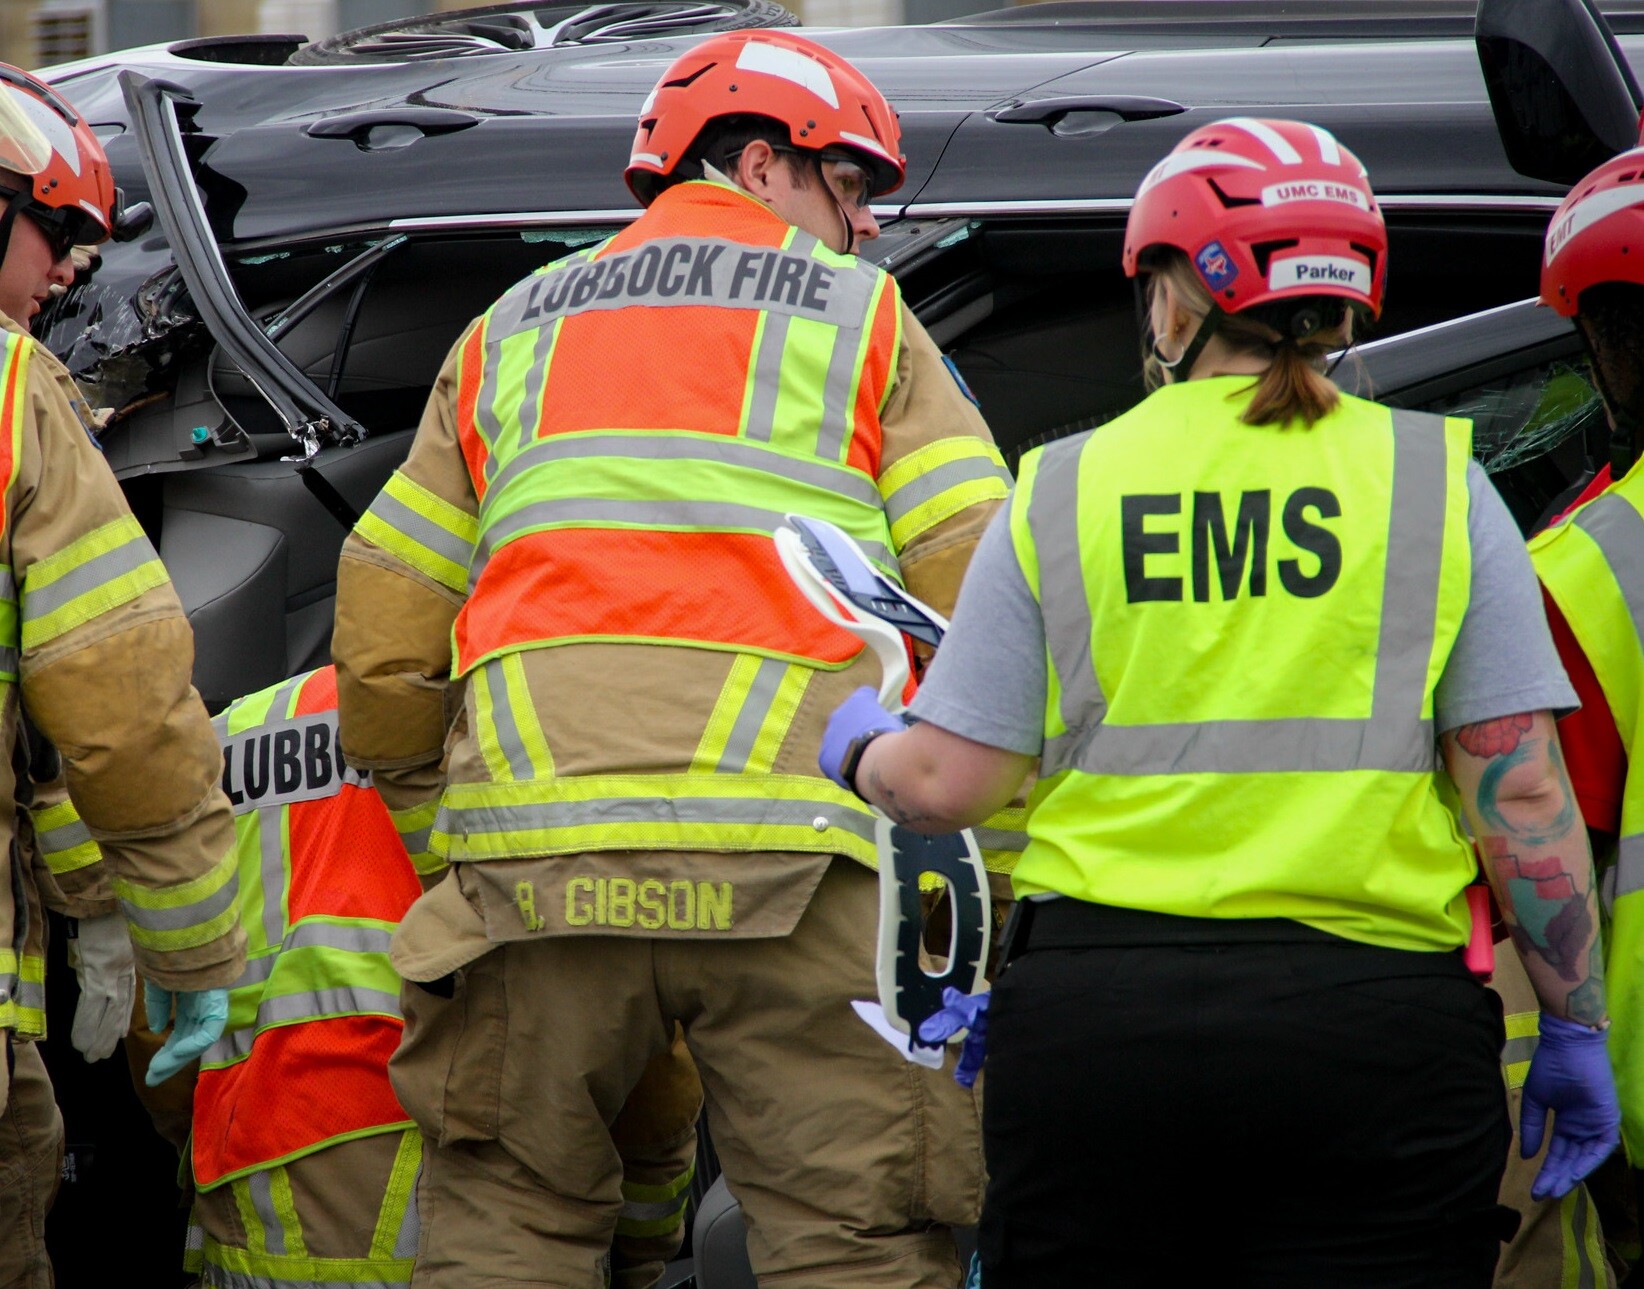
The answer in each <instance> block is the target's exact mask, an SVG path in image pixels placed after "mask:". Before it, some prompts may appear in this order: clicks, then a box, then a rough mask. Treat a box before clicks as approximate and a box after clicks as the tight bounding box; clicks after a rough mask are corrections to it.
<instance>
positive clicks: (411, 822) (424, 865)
mask: <svg viewBox="0 0 1644 1289" xmlns="http://www.w3.org/2000/svg"><path fill="white" fill-rule="evenodd" d="M439 809H440V802H439V798H438V797H435V798H434V799H433V800H431V801H424V802H422V803H420V804H418V805H415V806H408V807H406V808H405V809H404V810H390V811H389V812H388V817H389V818H390V819H391V820H393V822H394V828H395V831H397V832H398V833H399V835H400V842H401V844H402V845H403V846H404V847H405V853H406V854H407V855H409V856H410V858H411V867H413V868H414V869H416V870H417V872H418V874H419V875H423V876H426V875H427V874H429V873H433V872H437V871H438V870H439V869H441V868H444V867H445V863H444V861H443V860H441V859H440V857H439V856H438V855H436V854H434V852H433V848H432V846H431V843H430V839H431V837H432V834H433V831H434V818H435V816H436V815H438V814H439Z"/></svg>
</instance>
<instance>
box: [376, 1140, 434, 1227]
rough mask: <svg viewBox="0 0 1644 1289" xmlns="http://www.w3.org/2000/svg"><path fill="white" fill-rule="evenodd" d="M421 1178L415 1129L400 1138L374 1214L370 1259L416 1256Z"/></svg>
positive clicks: (420, 1153)
mask: <svg viewBox="0 0 1644 1289" xmlns="http://www.w3.org/2000/svg"><path fill="white" fill-rule="evenodd" d="M421 1175H422V1134H421V1133H419V1132H418V1131H417V1130H416V1129H414V1128H413V1129H412V1130H411V1131H409V1132H402V1133H401V1134H400V1144H399V1149H397V1150H396V1151H395V1152H394V1166H393V1167H392V1168H391V1169H389V1172H388V1186H387V1187H386V1189H385V1191H384V1193H383V1199H382V1208H381V1210H379V1212H378V1213H377V1226H376V1230H375V1231H374V1232H373V1233H372V1236H371V1257H372V1258H373V1259H381V1258H412V1257H415V1256H416V1253H417V1233H418V1229H419V1223H418V1217H417V1179H418V1178H419V1177H420V1176H421Z"/></svg>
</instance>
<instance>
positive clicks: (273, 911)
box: [257, 807, 290, 944]
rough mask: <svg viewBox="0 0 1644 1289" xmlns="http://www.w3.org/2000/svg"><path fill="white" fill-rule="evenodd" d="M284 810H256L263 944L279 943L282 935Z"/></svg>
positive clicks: (283, 916) (287, 884) (284, 850)
mask: <svg viewBox="0 0 1644 1289" xmlns="http://www.w3.org/2000/svg"><path fill="white" fill-rule="evenodd" d="M285 855H286V813H285V811H284V810H281V809H276V808H272V807H270V808H268V809H264V810H259V811H258V812H257V889H258V890H259V891H260V892H261V893H262V906H263V943H264V944H279V943H280V941H281V938H282V937H283V936H284V934H285V923H286V916H285V903H286V895H287V892H288V888H289V886H290V883H289V882H287V881H286V868H285Z"/></svg>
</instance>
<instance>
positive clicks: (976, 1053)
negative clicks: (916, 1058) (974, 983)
mask: <svg viewBox="0 0 1644 1289" xmlns="http://www.w3.org/2000/svg"><path fill="white" fill-rule="evenodd" d="M992 1001H993V994H992V992H991V991H989V992H986V993H980V994H962V993H960V992H959V991H958V990H957V989H954V988H953V987H952V986H949V987H948V988H947V989H944V990H943V991H942V1010H941V1011H934V1012H932V1013H931V1014H930V1015H929V1016H927V1017H925V1019H924V1020H922V1021H920V1022H919V1037H920V1038H922V1039H924V1040H925V1042H927V1043H942V1042H946V1041H947V1040H948V1039H950V1038H952V1037H953V1036H954V1035H955V1034H957V1033H958V1032H959V1031H960V1030H962V1029H968V1030H969V1031H970V1033H968V1034H966V1035H965V1041H964V1043H962V1044H961V1045H960V1048H959V1062H958V1064H957V1065H955V1066H954V1067H953V1081H954V1082H955V1083H957V1084H958V1085H959V1086H960V1087H962V1088H968V1087H972V1086H974V1085H975V1083H976V1076H977V1075H978V1074H980V1073H981V1072H982V1061H983V1060H984V1059H985V1058H986V1056H987V1041H988V1005H989V1004H990V1003H991V1002H992Z"/></svg>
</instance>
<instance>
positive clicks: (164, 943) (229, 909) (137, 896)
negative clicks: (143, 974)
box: [114, 850, 240, 953]
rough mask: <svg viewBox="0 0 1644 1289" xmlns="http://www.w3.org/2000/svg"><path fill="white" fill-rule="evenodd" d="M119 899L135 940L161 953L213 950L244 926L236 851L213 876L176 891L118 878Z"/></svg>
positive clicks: (216, 866) (184, 884)
mask: <svg viewBox="0 0 1644 1289" xmlns="http://www.w3.org/2000/svg"><path fill="white" fill-rule="evenodd" d="M114 893H115V895H116V896H118V897H119V900H120V908H121V911H122V912H124V913H125V915H126V920H127V921H128V922H130V923H131V938H132V939H133V940H134V941H135V942H136V943H137V944H138V945H139V946H140V947H142V948H145V949H150V950H153V951H154V952H156V953H166V952H172V951H175V950H177V949H192V948H195V947H197V946H199V945H202V944H210V943H211V942H212V941H213V940H215V939H217V938H218V937H219V936H224V935H227V934H228V933H229V931H230V929H231V928H232V927H234V926H235V925H236V924H237V922H238V921H239V893H240V875H239V870H238V867H237V864H236V857H235V854H234V852H233V851H232V850H230V851H229V852H228V853H227V854H226V855H224V856H223V857H222V858H221V859H219V860H218V861H217V862H216V863H215V864H213V865H212V866H211V868H210V870H209V871H207V872H205V873H202V874H201V875H200V876H199V877H196V878H195V879H194V880H192V881H188V882H180V883H178V884H177V885H175V886H162V887H158V888H151V887H146V886H139V885H137V884H136V883H135V882H132V881H130V880H128V879H126V878H124V877H121V876H120V875H119V874H115V876H114Z"/></svg>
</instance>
